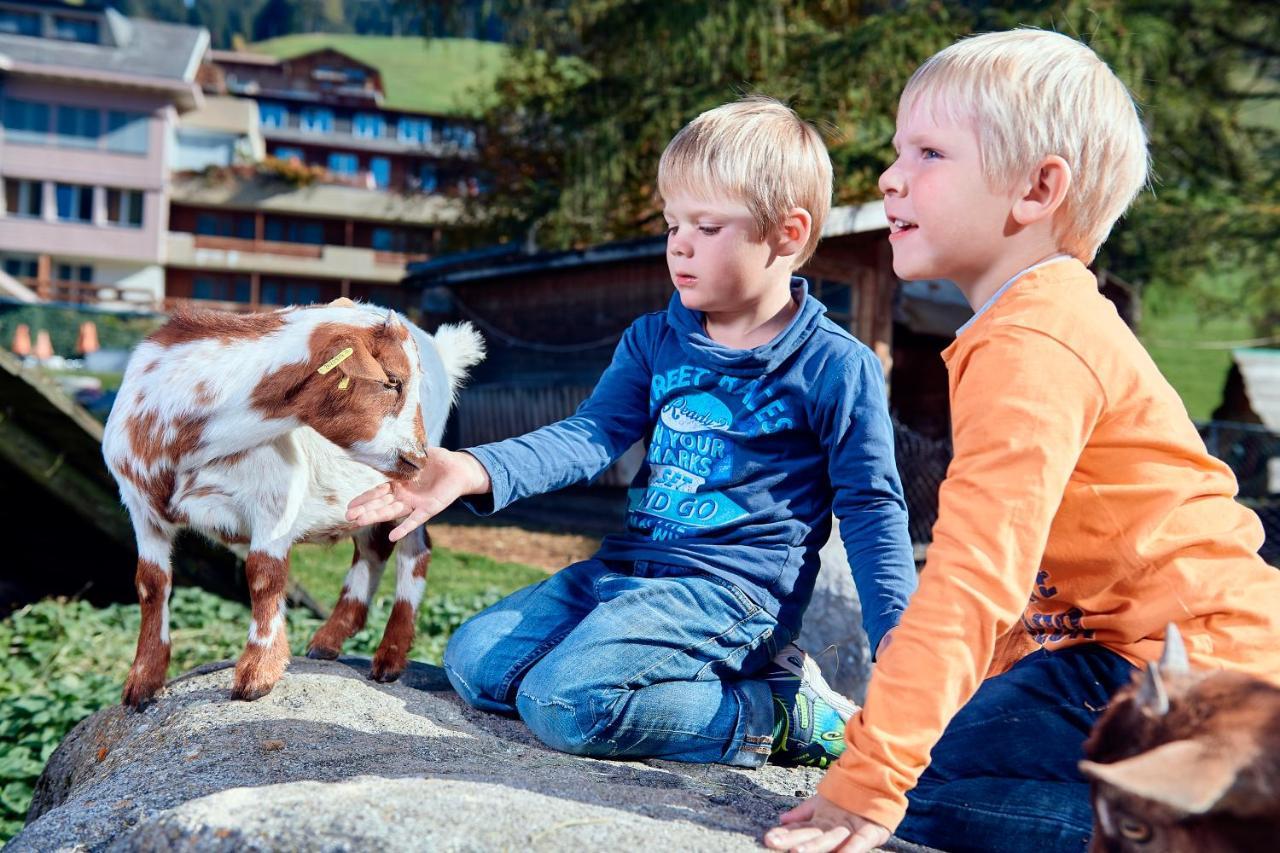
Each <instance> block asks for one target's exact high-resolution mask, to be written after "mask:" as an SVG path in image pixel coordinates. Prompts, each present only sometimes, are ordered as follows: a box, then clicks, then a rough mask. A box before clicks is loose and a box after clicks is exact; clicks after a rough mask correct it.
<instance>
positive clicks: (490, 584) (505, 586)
mask: <svg viewBox="0 0 1280 853" xmlns="http://www.w3.org/2000/svg"><path fill="white" fill-rule="evenodd" d="M351 552H352V544H351V542H350V541H348V542H345V543H342V544H339V545H334V546H333V547H332V548H326V547H324V546H321V545H298V546H295V547H294V549H293V553H292V555H291V556H290V558H289V573H290V575H291V576H292V577H293V578H294V579H295V580H297V581H298V583H300V584H302V585H303V586H304V587H306V589H307V592H309V593H311V594H312V595H313V596H314V597H315V598H316V599H318V600H319V601H320V603H321V604H323V605H325V606H326V607H332V606H333V603H334V602H336V601H337V600H338V594H339V593H340V592H341V591H342V580H343V578H345V577H346V574H347V569H348V568H349V567H350V566H351ZM546 576H547V573H546V572H544V571H543V570H542V569H538V568H534V567H533V566H525V565H521V564H520V563H500V562H498V561H496V560H491V559H489V558H488V557H481V556H479V555H478V554H466V553H463V552H461V551H450V550H449V549H448V548H433V549H432V551H431V567H430V569H428V571H427V594H428V595H435V596H451V597H454V598H474V597H476V596H481V595H485V594H486V593H490V592H492V591H495V590H496V591H497V592H500V593H507V592H511V591H512V590H516V589H519V588H520V587H522V586H526V585H528V584H531V583H534V582H535V581H539V580H541V579H543V578H545V577H546ZM394 582H395V557H394V556H393V557H392V562H391V563H388V565H387V571H386V574H385V575H384V576H383V579H382V585H381V587H380V589H381V590H382V591H383V592H384V593H385V594H386V595H391V594H392V592H393V584H394Z"/></svg>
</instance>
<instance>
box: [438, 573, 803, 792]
mask: <svg viewBox="0 0 1280 853" xmlns="http://www.w3.org/2000/svg"><path fill="white" fill-rule="evenodd" d="M790 639H791V637H790V634H789V633H788V632H787V630H786V629H785V628H782V627H780V626H779V625H778V624H777V621H776V620H775V619H774V617H772V616H771V615H770V614H769V613H768V612H766V611H765V610H763V609H761V608H760V607H759V605H757V604H756V603H755V602H753V601H752V600H751V599H750V598H749V597H748V596H747V595H746V593H744V592H743V591H742V590H740V589H738V588H737V587H736V586H734V585H733V584H732V583H730V582H728V581H726V580H723V579H721V578H718V577H713V576H711V575H706V574H701V573H695V572H690V571H688V570H684V569H679V568H675V567H671V566H664V565H660V564H656V563H647V562H637V563H635V564H634V565H631V564H623V563H614V562H610V563H606V562H604V561H601V560H586V561H584V562H581V563H575V564H574V565H572V566H569V567H568V568H565V569H562V570H561V571H559V572H557V573H555V574H554V575H551V576H550V577H548V578H547V579H546V580H544V581H541V582H540V583H537V584H535V585H533V586H530V587H526V588H525V589H522V590H519V591H518V592H515V593H513V594H512V595H509V596H507V597H506V598H504V599H503V600H501V601H499V602H498V603H497V604H494V605H493V606H491V607H489V608H487V609H486V610H483V611H481V612H480V613H477V614H476V615H475V616H473V617H471V618H470V619H469V620H467V621H466V622H465V623H464V624H463V625H462V627H460V628H459V629H458V630H457V631H456V632H455V633H454V635H453V637H452V638H450V640H449V645H448V647H447V648H446V649H445V653H444V669H445V672H446V673H447V674H448V676H449V681H451V682H452V683H453V686H454V689H455V690H457V691H458V694H459V695H460V696H462V698H463V699H465V700H466V701H467V702H468V703H469V704H471V705H472V706H474V707H476V708H481V709H483V710H486V711H493V712H497V713H502V714H519V716H520V718H521V719H523V720H524V722H525V723H526V724H527V725H528V726H529V728H530V730H532V731H533V733H534V734H535V735H536V736H537V737H538V739H539V740H541V741H542V742H543V743H545V744H547V745H548V746H550V747H552V748H554V749H558V750H561V751H563V752H570V753H574V754H577V755H591V756H596V757H600V758H618V757H647V758H668V759H673V760H676V761H688V762H698V763H710V762H719V763H723V764H734V765H738V766H745V767H759V766H760V765H762V764H764V763H765V761H766V760H768V757H769V749H770V746H771V745H772V742H773V701H772V698H771V694H770V691H769V687H768V685H767V684H766V683H765V682H764V681H761V680H757V679H754V678H751V676H752V675H754V674H755V673H756V672H758V671H759V670H760V669H762V668H763V667H764V665H765V664H767V663H768V662H769V660H770V659H771V658H772V657H773V656H774V654H776V653H777V651H778V649H780V648H781V647H782V646H784V645H786V643H787V642H789V641H790Z"/></svg>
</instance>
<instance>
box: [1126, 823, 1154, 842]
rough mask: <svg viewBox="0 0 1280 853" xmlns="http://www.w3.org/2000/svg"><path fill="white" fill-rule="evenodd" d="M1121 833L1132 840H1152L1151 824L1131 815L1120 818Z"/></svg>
mask: <svg viewBox="0 0 1280 853" xmlns="http://www.w3.org/2000/svg"><path fill="white" fill-rule="evenodd" d="M1120 834H1121V835H1123V836H1124V837H1125V838H1127V839H1129V840H1130V841H1137V842H1139V843H1145V842H1147V841H1150V840H1151V825H1150V824H1148V823H1144V822H1143V821H1140V820H1136V819H1135V818H1131V817H1122V818H1120Z"/></svg>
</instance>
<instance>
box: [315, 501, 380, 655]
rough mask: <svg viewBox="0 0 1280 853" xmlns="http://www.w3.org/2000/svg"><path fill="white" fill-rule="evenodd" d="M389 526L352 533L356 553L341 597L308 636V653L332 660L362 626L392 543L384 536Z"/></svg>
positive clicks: (371, 527) (361, 529) (378, 526)
mask: <svg viewBox="0 0 1280 853" xmlns="http://www.w3.org/2000/svg"><path fill="white" fill-rule="evenodd" d="M392 527H394V525H392V524H385V523H384V524H375V525H372V526H370V527H362V528H360V530H358V531H356V533H355V535H354V536H352V537H351V538H352V539H353V540H355V553H353V554H352V555H351V568H350V569H349V570H348V571H347V579H346V580H345V581H343V583H342V597H341V598H339V599H338V604H337V606H335V607H334V608H333V612H332V613H330V614H329V618H328V619H327V620H325V623H324V624H323V625H321V626H320V628H319V629H318V630H317V631H316V633H315V636H313V637H312V638H311V642H310V643H309V644H308V645H307V657H309V658H319V659H320V660H333V659H334V658H336V657H337V656H338V655H340V654H341V653H342V644H343V643H345V642H346V641H347V640H349V639H350V638H351V636H352V635H353V634H355V632H356V631H359V630H360V629H361V628H363V627H364V622H365V619H366V618H368V616H369V603H370V602H371V601H372V600H373V595H374V593H375V592H377V591H378V582H379V581H381V580H382V572H383V570H384V569H385V568H386V567H387V558H388V557H390V556H391V549H392V548H394V547H395V546H394V545H393V544H392V543H391V540H390V539H388V538H387V534H388V533H390V532H391V529H392Z"/></svg>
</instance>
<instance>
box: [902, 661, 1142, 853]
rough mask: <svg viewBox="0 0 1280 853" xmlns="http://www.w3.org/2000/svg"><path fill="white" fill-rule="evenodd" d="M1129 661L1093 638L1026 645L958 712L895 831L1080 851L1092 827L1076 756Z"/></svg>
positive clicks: (995, 850) (965, 845)
mask: <svg viewBox="0 0 1280 853" xmlns="http://www.w3.org/2000/svg"><path fill="white" fill-rule="evenodd" d="M1133 671H1134V667H1133V665H1132V664H1130V663H1129V662H1128V661H1127V660H1125V659H1124V658H1122V657H1120V656H1119V655H1118V654H1116V653H1115V652H1112V651H1110V650H1109V649H1106V648H1104V647H1102V646H1100V645H1097V644H1095V643H1086V644H1083V645H1079V646H1071V647H1068V648H1066V649H1062V650H1060V651H1054V652H1048V651H1044V650H1041V651H1038V652H1034V653H1032V654H1030V655H1028V656H1027V657H1025V658H1023V659H1022V660H1020V661H1018V663H1016V664H1015V665H1014V666H1013V667H1012V668H1011V669H1010V670H1009V671H1008V672H1005V673H1002V674H1001V675H997V676H995V677H994V678H989V679H987V680H986V681H984V682H983V683H982V686H981V687H979V688H978V691H977V693H975V694H974V695H973V698H972V699H970V700H969V702H968V704H966V705H965V706H964V707H963V708H961V709H960V713H958V714H956V716H955V717H954V718H952V720H951V724H950V725H948V726H947V730H946V731H945V732H944V733H943V735H942V739H941V740H939V741H938V744H937V746H935V747H934V749H933V753H932V758H931V761H930V764H929V767H928V768H927V769H926V770H925V772H924V773H923V774H922V775H921V776H920V783H919V785H917V786H916V788H915V790H913V791H910V792H909V793H908V794H907V802H908V805H907V816H906V818H905V819H903V821H902V823H901V824H899V826H898V830H897V832H896V833H895V834H896V835H897V837H898V838H902V839H905V840H907V841H914V842H915V843H917V844H925V845H928V846H930V847H937V848H941V849H943V850H947V851H949V853H965V851H982V853H1015V851H1016V853H1023V851H1036V853H1057V852H1058V851H1075V853H1079V851H1083V850H1084V849H1085V848H1086V847H1087V846H1088V843H1089V836H1090V834H1091V833H1092V831H1093V814H1092V808H1091V804H1090V800H1089V783H1088V782H1087V781H1086V780H1085V778H1084V777H1083V776H1082V775H1081V774H1080V770H1079V769H1078V768H1077V766H1076V764H1077V762H1079V761H1080V760H1081V759H1082V758H1084V741H1085V738H1086V737H1088V735H1089V731H1090V730H1091V729H1092V728H1093V724H1094V722H1096V721H1097V719H1098V717H1099V716H1101V715H1102V712H1103V711H1104V710H1105V709H1106V707H1107V703H1108V702H1109V701H1110V700H1111V696H1112V694H1114V693H1115V692H1116V691H1117V690H1119V689H1120V688H1121V687H1123V686H1124V685H1126V684H1128V683H1129V681H1130V677H1131V675H1132V673H1133Z"/></svg>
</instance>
